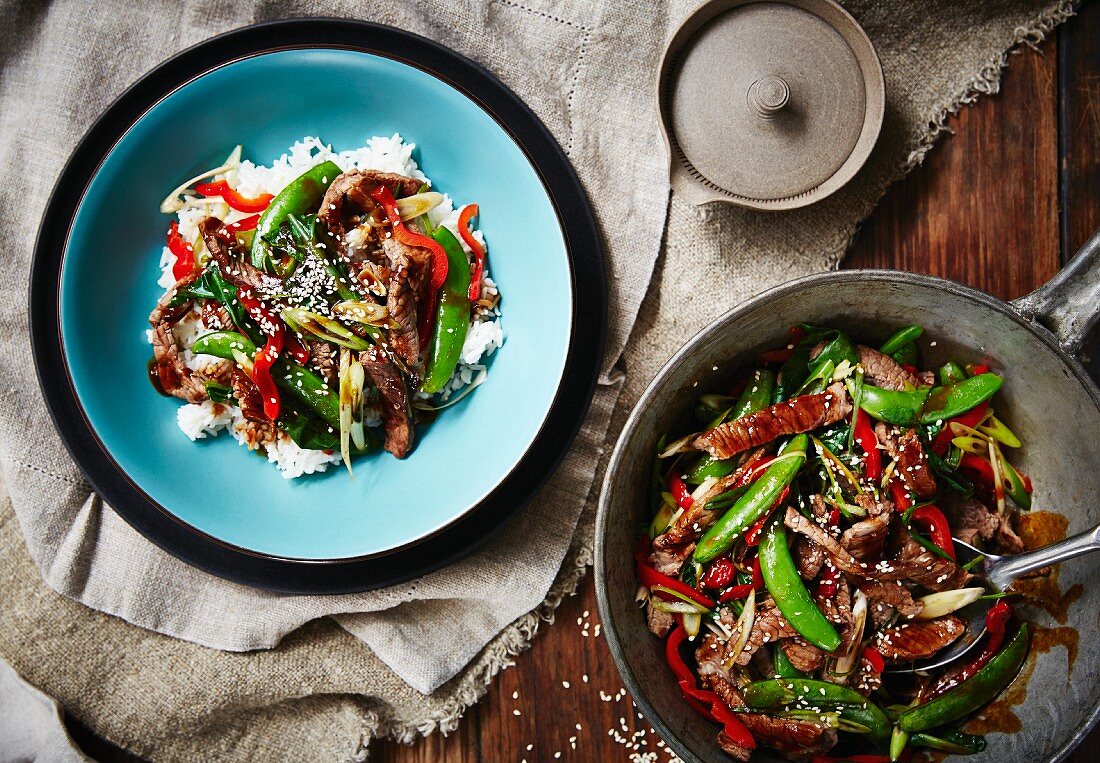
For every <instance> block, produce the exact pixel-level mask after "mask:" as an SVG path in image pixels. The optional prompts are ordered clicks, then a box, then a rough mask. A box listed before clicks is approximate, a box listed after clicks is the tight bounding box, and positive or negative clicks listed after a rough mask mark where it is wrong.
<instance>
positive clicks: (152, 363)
mask: <svg viewBox="0 0 1100 763" xmlns="http://www.w3.org/2000/svg"><path fill="white" fill-rule="evenodd" d="M145 371H146V375H147V376H148V377H149V382H150V383H151V384H152V385H153V389H155V390H156V391H157V392H159V393H160V394H162V395H164V396H165V397H172V396H171V395H169V394H168V393H167V392H165V391H164V387H162V386H161V384H160V374H159V373H158V372H157V359H156V358H155V357H153V358H149V362H148V363H146V364H145Z"/></svg>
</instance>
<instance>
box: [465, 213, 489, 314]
mask: <svg viewBox="0 0 1100 763" xmlns="http://www.w3.org/2000/svg"><path fill="white" fill-rule="evenodd" d="M477 215H478V209H477V204H467V205H466V206H465V207H463V208H462V214H460V215H459V216H458V235H460V236H462V240H463V241H465V242H466V246H468V247H470V249H472V250H473V253H474V272H473V273H471V274H470V292H469V294H468V296H469V297H470V301H471V302H477V301H478V300H479V299H480V298H481V279H482V276H483V275H484V274H485V247H483V246H482V245H481V242H480V241H478V240H477V239H476V238H474V234H473V233H471V232H470V220H471V219H472V218H474V217H477Z"/></svg>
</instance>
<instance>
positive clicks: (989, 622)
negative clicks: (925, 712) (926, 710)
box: [921, 599, 1012, 702]
mask: <svg viewBox="0 0 1100 763" xmlns="http://www.w3.org/2000/svg"><path fill="white" fill-rule="evenodd" d="M1011 615H1012V607H1010V606H1009V605H1008V602H1006V601H1005V600H1004V599H1000V600H998V601H997V603H996V604H994V605H993V606H992V607H990V608H989V611H988V612H986V613H985V629H986V632H987V633H988V634H989V640H988V641H986V642H985V647H983V648H982V652H981V654H979V655H978V656H977V657H976V658H975V659H974V661H973V662H971V663H970V664H969V665H967V666H966V667H964V668H962V669H961V670H959V671H957V672H955V673H949V674H947V675H945V676H942V677H941V678H940V680H938V681H937V682H936V683H935V684H934V685H933V686H932V688H931V689H929V690H928V691H927V692H926V693H925V694H924V696H923V697H922V698H921V701H922V702H927V701H928V700H930V699H933V698H934V697H937V696H939V695H940V694H943V693H944V692H946V691H948V690H949V689H951V688H953V687H955V686H958V685H959V684H961V683H962V682H963V681H966V680H967V679H969V678H970V677H971V676H973V675H974V674H975V673H977V672H978V671H979V670H981V669H982V668H983V667H985V664H986V663H987V662H989V661H990V660H992V659H993V657H994V655H996V654H997V652H999V651H1000V649H1001V646H1002V645H1003V644H1004V641H1005V629H1006V628H1007V627H1008V619H1009V617H1010V616H1011Z"/></svg>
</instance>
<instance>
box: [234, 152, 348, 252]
mask: <svg viewBox="0 0 1100 763" xmlns="http://www.w3.org/2000/svg"><path fill="white" fill-rule="evenodd" d="M341 172H342V170H341V169H340V167H339V166H337V165H336V164H335V163H333V162H330V161H327V162H321V163H320V164H318V165H317V166H316V167H311V168H310V169H308V170H306V171H305V172H303V173H302V174H301V175H299V176H298V177H297V178H295V179H294V180H292V181H290V183H289V184H288V185H287V187H286V188H284V189H283V190H281V191H280V192H279V195H278V196H276V197H275V198H274V199H272V200H271V203H270V204H268V205H267V209H265V210H264V211H263V213H262V214H261V215H260V220H259V222H258V223H256V235H255V236H254V237H253V238H252V251H251V255H250V258H251V262H252V264H253V265H254V266H255V267H258V268H262V267H263V266H264V264H265V263H266V262H267V260H268V259H269V256H268V255H269V253H268V248H267V242H266V241H264V238H265V237H266V236H269V235H272V234H274V233H276V232H278V230H279V226H281V225H282V224H283V223H284V222H285V221H286V219H287V217H288V216H289V215H298V216H301V215H307V214H309V213H310V212H316V211H317V207H318V205H320V203H321V199H322V198H323V197H324V195H325V191H327V190H328V187H329V185H331V184H332V181H333V180H335V179H336V176H337V175H339V174H340V173H341Z"/></svg>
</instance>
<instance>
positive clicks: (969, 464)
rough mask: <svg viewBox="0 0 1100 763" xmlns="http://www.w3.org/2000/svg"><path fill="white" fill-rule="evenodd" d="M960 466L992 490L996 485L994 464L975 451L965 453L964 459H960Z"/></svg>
mask: <svg viewBox="0 0 1100 763" xmlns="http://www.w3.org/2000/svg"><path fill="white" fill-rule="evenodd" d="M959 468H960V469H962V470H964V471H966V472H969V473H970V474H971V476H972V477H974V478H975V480H976V481H977V482H980V483H981V484H982V486H983V487H985V488H987V489H989V490H991V491H992V490H993V489H994V488H995V487H996V480H995V479H994V478H993V464H991V463H989V462H988V461H986V460H985V459H984V458H982V457H981V456H975V455H974V454H973V453H963V455H962V459H961V460H960V461H959Z"/></svg>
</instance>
